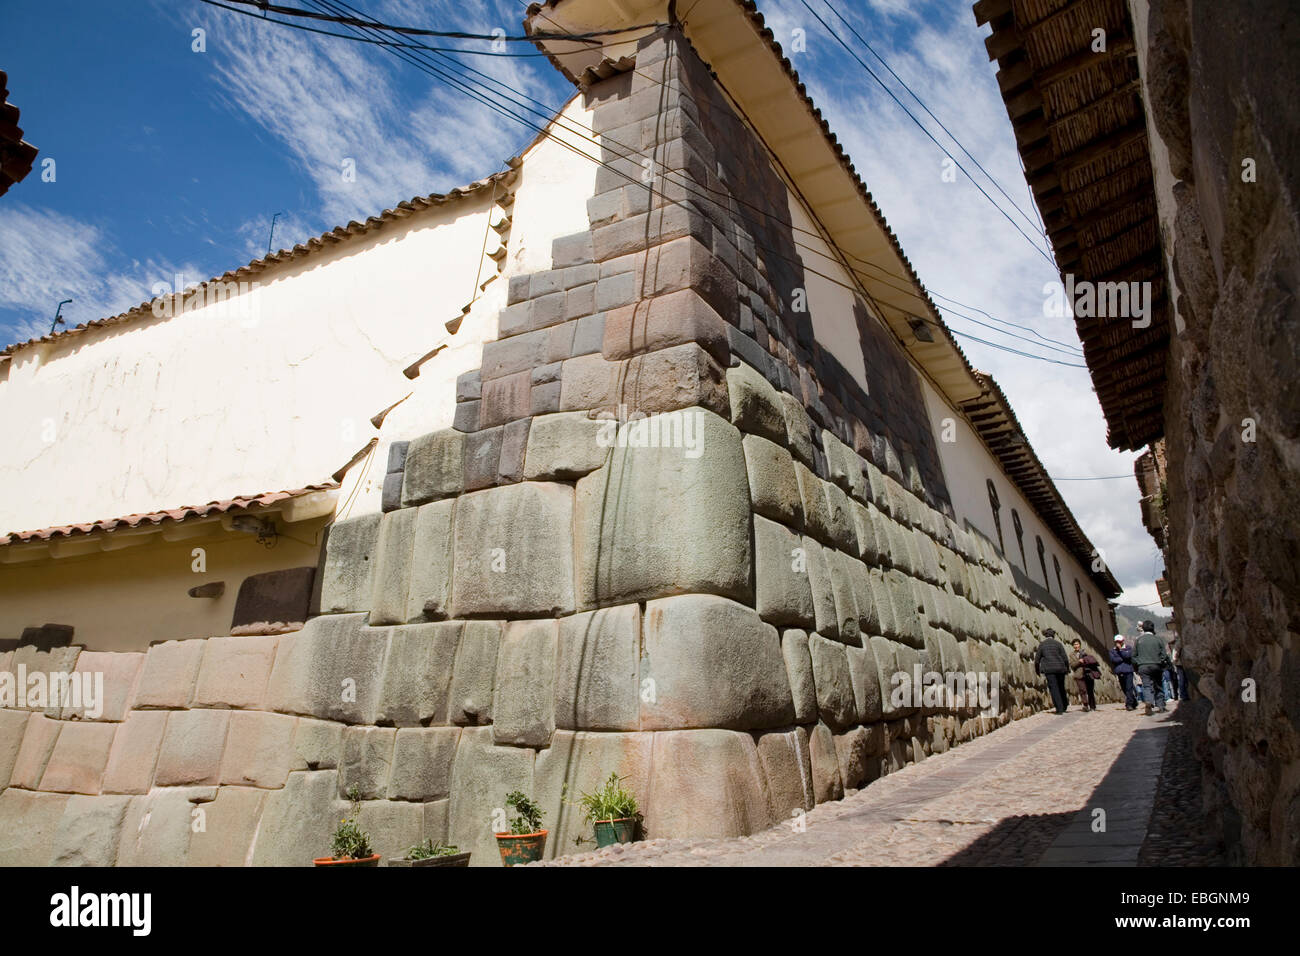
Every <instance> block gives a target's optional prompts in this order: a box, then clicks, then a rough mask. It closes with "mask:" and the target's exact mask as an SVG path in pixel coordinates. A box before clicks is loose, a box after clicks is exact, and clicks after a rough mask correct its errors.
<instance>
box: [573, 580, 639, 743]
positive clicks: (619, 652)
mask: <svg viewBox="0 0 1300 956" xmlns="http://www.w3.org/2000/svg"><path fill="white" fill-rule="evenodd" d="M640 645H641V613H640V608H639V607H638V606H637V605H635V604H625V605H622V606H620V607H613V608H603V609H601V610H597V611H590V612H587V613H584V614H575V615H573V616H572V617H566V618H562V619H561V620H560V633H559V648H558V652H557V656H556V674H555V722H556V726H557V727H560V728H563V729H565V730H637V729H638V720H639V717H640V704H639V700H638V698H639V691H640V681H639V677H638V671H639V664H640Z"/></svg>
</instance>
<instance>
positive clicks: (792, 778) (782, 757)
mask: <svg viewBox="0 0 1300 956" xmlns="http://www.w3.org/2000/svg"><path fill="white" fill-rule="evenodd" d="M756 745H757V747H758V760H759V763H760V764H761V765H762V767H763V779H764V782H765V784H766V786H765V787H764V789H765V790H766V791H767V797H768V806H769V808H770V811H771V818H772V820H773V822H780V821H786V822H790V821H791V820H793V819H796V818H797V817H798V816H799V811H801V810H803V811H807V810H811V809H812V808H813V805H814V803H815V801H816V795H815V794H814V793H813V773H812V761H811V759H810V756H809V752H808V730H807V728H804V727H796V728H794V729H793V730H786V731H773V732H771V733H766V734H759V735H758V737H757V740H756Z"/></svg>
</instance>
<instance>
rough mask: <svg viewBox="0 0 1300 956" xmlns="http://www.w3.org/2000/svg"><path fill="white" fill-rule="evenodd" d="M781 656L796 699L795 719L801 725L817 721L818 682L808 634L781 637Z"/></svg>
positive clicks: (792, 632) (793, 631) (787, 633)
mask: <svg viewBox="0 0 1300 956" xmlns="http://www.w3.org/2000/svg"><path fill="white" fill-rule="evenodd" d="M781 656H782V657H783V658H785V670H786V676H787V677H788V679H789V681H790V694H791V697H792V698H793V699H794V719H795V722H796V723H799V724H810V723H813V722H814V721H816V720H817V682H816V678H815V676H814V674H813V667H812V657H811V655H810V654H809V652H808V634H807V633H805V632H804V631H801V630H798V629H791V630H788V631H785V632H784V633H783V634H782V635H781Z"/></svg>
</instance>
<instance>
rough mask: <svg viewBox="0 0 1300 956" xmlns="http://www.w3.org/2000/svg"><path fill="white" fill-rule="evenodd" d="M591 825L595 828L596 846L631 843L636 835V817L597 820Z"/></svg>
mask: <svg viewBox="0 0 1300 956" xmlns="http://www.w3.org/2000/svg"><path fill="white" fill-rule="evenodd" d="M592 826H593V827H594V828H595V830H596V846H597V847H606V846H613V845H614V844H615V843H631V842H632V839H633V837H634V836H635V835H636V817H619V818H618V819H616V820H597V821H595V822H594V823H593V824H592Z"/></svg>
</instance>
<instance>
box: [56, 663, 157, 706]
mask: <svg viewBox="0 0 1300 956" xmlns="http://www.w3.org/2000/svg"><path fill="white" fill-rule="evenodd" d="M144 658H145V655H144V654H142V653H140V654H123V653H102V652H96V651H82V652H81V653H80V654H78V655H77V668H76V671H75V672H74V673H75V674H76V675H77V676H76V678H75V679H76V680H78V681H82V682H83V683H82V685H81V687H82V692H83V694H84V692H85V683H84V675H86V674H92V675H93V674H103V675H104V691H103V692H104V696H103V699H102V700H98V701H95V702H93V703H94V704H95V706H94V707H87V706H86V703H87V701H86V699H85V698H84V697H83V698H82V701H81V706H79V707H65V708H63V714H62V717H63V719H64V720H68V719H71V718H73V717H75V718H77V719H78V720H123V719H124V718H125V717H126V713H127V710H129V709H130V707H131V700H132V695H133V693H134V692H135V685H136V681H137V680H139V677H140V671H141V669H142V668H143V667H144ZM91 710H98V711H99V713H98V715H92V714H91V713H90V711H91Z"/></svg>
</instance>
